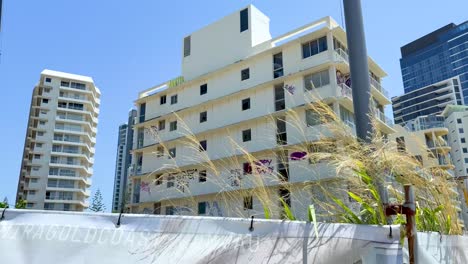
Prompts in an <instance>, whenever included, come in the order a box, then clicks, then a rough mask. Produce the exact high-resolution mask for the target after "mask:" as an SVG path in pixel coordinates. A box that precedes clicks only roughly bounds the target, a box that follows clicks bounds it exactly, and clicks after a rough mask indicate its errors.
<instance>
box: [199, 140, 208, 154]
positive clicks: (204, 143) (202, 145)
mask: <svg viewBox="0 0 468 264" xmlns="http://www.w3.org/2000/svg"><path fill="white" fill-rule="evenodd" d="M198 150H199V151H200V152H201V151H206V140H202V141H200V146H199V148H198Z"/></svg>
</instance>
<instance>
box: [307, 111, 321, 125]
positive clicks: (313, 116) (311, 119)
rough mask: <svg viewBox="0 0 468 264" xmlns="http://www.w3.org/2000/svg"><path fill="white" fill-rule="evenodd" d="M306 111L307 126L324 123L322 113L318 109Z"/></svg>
mask: <svg viewBox="0 0 468 264" xmlns="http://www.w3.org/2000/svg"><path fill="white" fill-rule="evenodd" d="M305 113H306V124H307V126H317V125H320V124H322V123H323V122H322V119H321V116H320V114H319V113H317V112H316V111H314V110H311V109H307V110H306V112H305Z"/></svg>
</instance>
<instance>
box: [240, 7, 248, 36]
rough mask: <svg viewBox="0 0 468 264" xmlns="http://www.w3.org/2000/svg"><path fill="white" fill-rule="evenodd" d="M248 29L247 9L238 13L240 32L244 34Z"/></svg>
mask: <svg viewBox="0 0 468 264" xmlns="http://www.w3.org/2000/svg"><path fill="white" fill-rule="evenodd" d="M248 29H249V9H247V8H246V9H244V10H241V11H240V32H244V31H246V30H248Z"/></svg>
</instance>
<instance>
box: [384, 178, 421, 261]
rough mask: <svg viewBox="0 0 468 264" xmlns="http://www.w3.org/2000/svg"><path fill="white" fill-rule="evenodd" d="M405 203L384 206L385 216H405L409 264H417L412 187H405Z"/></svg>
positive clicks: (414, 206) (414, 207)
mask: <svg viewBox="0 0 468 264" xmlns="http://www.w3.org/2000/svg"><path fill="white" fill-rule="evenodd" d="M404 188H405V202H404V203H403V204H402V205H400V204H389V205H387V206H385V215H386V216H390V215H397V214H404V215H406V225H405V226H406V237H407V238H408V252H409V263H410V264H414V263H417V262H416V259H417V248H416V244H417V233H416V232H417V230H416V221H415V219H414V218H415V217H414V216H415V215H416V203H415V200H414V190H413V186H411V185H405V186H404Z"/></svg>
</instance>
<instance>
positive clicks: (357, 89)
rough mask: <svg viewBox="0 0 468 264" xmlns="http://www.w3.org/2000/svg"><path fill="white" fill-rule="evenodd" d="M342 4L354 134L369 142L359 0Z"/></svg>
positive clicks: (366, 69)
mask: <svg viewBox="0 0 468 264" xmlns="http://www.w3.org/2000/svg"><path fill="white" fill-rule="evenodd" d="M343 4H344V13H345V21H346V37H347V39H348V50H349V65H350V69H351V82H352V88H353V89H352V90H353V106H354V115H355V117H356V135H357V137H358V138H359V139H360V140H362V141H365V142H369V141H370V137H369V136H370V135H369V133H370V132H372V124H371V122H370V116H369V100H370V80H369V65H368V64H367V48H366V38H365V36H364V24H363V19H362V10H361V0H343Z"/></svg>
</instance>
